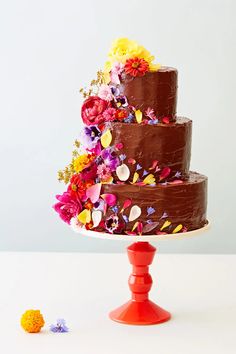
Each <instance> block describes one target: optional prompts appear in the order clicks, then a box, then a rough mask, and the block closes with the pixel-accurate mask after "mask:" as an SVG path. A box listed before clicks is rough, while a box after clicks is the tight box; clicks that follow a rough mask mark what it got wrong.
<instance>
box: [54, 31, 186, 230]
mask: <svg viewBox="0 0 236 354" xmlns="http://www.w3.org/2000/svg"><path fill="white" fill-rule="evenodd" d="M153 60H154V57H153V56H152V55H151V54H150V53H149V52H148V51H147V50H146V49H145V48H144V47H142V46H140V45H138V44H137V43H136V42H134V41H130V40H128V39H127V38H121V39H118V40H116V41H115V42H114V43H113V45H112V48H111V50H110V52H109V54H108V61H107V62H106V64H105V69H104V71H99V72H98V73H97V79H96V80H92V82H91V84H90V88H89V90H88V91H86V90H85V89H81V90H80V91H81V93H82V94H83V97H84V98H85V101H84V102H83V105H82V108H81V117H82V120H83V123H84V128H83V129H82V132H81V134H80V137H79V141H78V140H76V141H75V149H74V151H73V153H72V160H71V162H70V164H69V165H68V166H67V167H66V168H65V169H64V170H63V171H59V173H58V179H59V181H64V183H65V184H66V186H67V189H66V191H65V192H64V193H63V194H62V195H57V196H56V199H57V203H56V204H55V205H54V206H53V207H54V209H55V211H56V212H57V213H58V214H59V216H60V217H61V219H62V220H63V221H64V222H66V223H67V224H69V225H71V227H72V228H73V229H74V230H75V231H78V230H80V229H81V228H86V229H92V230H96V231H104V230H106V231H107V232H109V233H122V232H124V231H125V224H127V223H128V222H131V221H135V220H137V219H138V217H139V216H140V215H141V209H140V207H139V206H137V205H133V206H132V208H131V210H130V213H129V215H126V214H125V211H126V210H127V208H128V207H131V204H132V201H130V200H129V199H128V200H127V201H126V202H125V203H124V205H123V206H122V208H119V207H118V206H117V198H116V195H114V194H103V193H102V185H103V184H107V183H120V184H122V183H124V182H125V181H127V180H128V179H129V177H130V170H129V167H128V166H127V164H125V163H124V160H125V159H126V156H125V155H124V154H122V153H119V154H118V152H119V151H120V150H122V148H123V144H122V142H120V143H118V144H116V145H112V133H111V131H112V129H111V122H115V121H116V122H123V123H137V124H157V123H158V119H157V118H156V116H155V114H154V112H153V110H152V109H151V108H149V109H147V111H146V112H144V113H143V112H141V111H140V110H136V109H135V107H132V106H130V105H129V103H128V101H127V98H126V97H125V96H124V95H122V94H121V92H120V89H119V84H120V79H121V75H122V74H123V73H126V74H128V75H131V76H134V77H136V76H143V75H145V73H146V72H148V71H154V70H158V68H159V67H160V65H159V64H156V65H154V64H153ZM128 163H130V164H136V161H135V160H134V159H129V160H128ZM139 169H141V166H140V165H139V164H138V163H137V167H136V170H137V171H138V170H139ZM149 170H150V171H151V170H153V171H158V161H153V162H152V166H150V169H149ZM169 173H170V170H169V169H168V167H167V168H164V169H163V170H162V171H161V174H160V181H162V180H164V179H165V178H166V177H168V175H169ZM114 176H115V177H116V179H115V180H114ZM132 184H139V185H155V184H156V180H155V177H154V175H153V174H152V173H148V172H147V171H143V179H142V180H141V179H140V176H139V173H138V172H135V173H134V176H133V180H132ZM108 209H109V213H107V211H108ZM154 211H155V210H154V209H153V208H151V209H150V208H148V210H147V216H149V215H151V214H153V213H154ZM164 218H167V215H164V217H163V219H164ZM148 221H149V223H148V224H147V225H143V224H142V223H140V222H138V221H136V222H135V224H134V225H133V228H132V231H131V232H130V233H131V234H141V233H142V232H143V231H146V232H149V231H150V230H152V229H154V228H155V227H156V226H157V225H156V224H157V222H152V220H148ZM169 225H170V222H169V221H168V220H167V223H165V224H164V229H165V228H166V227H169ZM181 228H182V225H181V226H179V228H178V230H177V231H176V232H178V231H179V230H181ZM159 232H160V233H161V234H163V233H165V231H163V228H162V229H161V230H159ZM127 233H128V232H127Z"/></svg>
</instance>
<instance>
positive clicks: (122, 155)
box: [119, 154, 126, 162]
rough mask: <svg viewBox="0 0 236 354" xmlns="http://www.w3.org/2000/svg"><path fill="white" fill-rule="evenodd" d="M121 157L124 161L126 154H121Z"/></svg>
mask: <svg viewBox="0 0 236 354" xmlns="http://www.w3.org/2000/svg"><path fill="white" fill-rule="evenodd" d="M119 158H120V160H121V161H122V162H123V161H124V160H125V159H126V155H125V154H120V156H119Z"/></svg>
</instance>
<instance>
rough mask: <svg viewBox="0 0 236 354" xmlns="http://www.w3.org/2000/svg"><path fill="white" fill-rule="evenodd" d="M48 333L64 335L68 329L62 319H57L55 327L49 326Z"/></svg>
mask: <svg viewBox="0 0 236 354" xmlns="http://www.w3.org/2000/svg"><path fill="white" fill-rule="evenodd" d="M50 331H51V332H54V333H65V332H68V331H69V328H68V327H67V326H66V321H65V320H64V319H63V318H59V319H58V320H57V323H56V324H55V325H54V324H51V325H50Z"/></svg>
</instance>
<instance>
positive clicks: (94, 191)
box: [86, 183, 102, 203]
mask: <svg viewBox="0 0 236 354" xmlns="http://www.w3.org/2000/svg"><path fill="white" fill-rule="evenodd" d="M101 186H102V184H101V183H97V184H94V185H93V186H91V187H89V188H88V189H87V190H86V196H87V198H89V199H90V200H91V202H92V203H96V202H97V201H98V199H99V196H100V192H101Z"/></svg>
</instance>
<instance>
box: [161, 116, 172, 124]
mask: <svg viewBox="0 0 236 354" xmlns="http://www.w3.org/2000/svg"><path fill="white" fill-rule="evenodd" d="M162 122H163V123H165V124H169V123H170V118H169V117H164V118H162Z"/></svg>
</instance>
